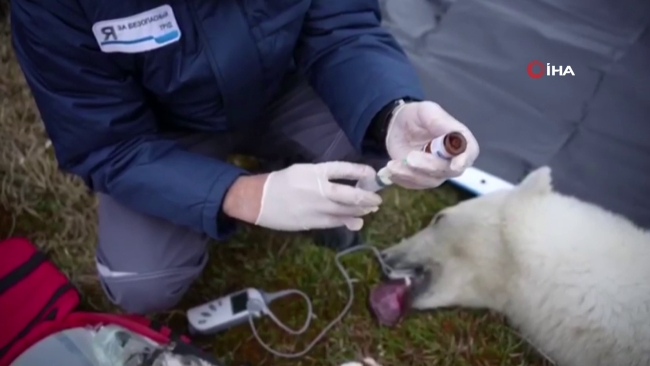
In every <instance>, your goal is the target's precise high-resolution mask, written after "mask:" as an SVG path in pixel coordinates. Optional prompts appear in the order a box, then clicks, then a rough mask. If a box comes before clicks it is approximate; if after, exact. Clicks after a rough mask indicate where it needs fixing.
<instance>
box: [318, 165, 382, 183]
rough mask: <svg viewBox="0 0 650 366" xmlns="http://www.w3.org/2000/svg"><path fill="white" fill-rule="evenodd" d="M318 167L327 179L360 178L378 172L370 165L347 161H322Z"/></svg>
mask: <svg viewBox="0 0 650 366" xmlns="http://www.w3.org/2000/svg"><path fill="white" fill-rule="evenodd" d="M318 167H319V169H322V171H323V172H324V174H325V176H326V177H327V179H348V180H359V179H362V178H367V177H374V176H375V174H377V172H375V170H374V169H373V168H372V167H371V166H370V165H364V164H356V163H348V162H345V161H330V162H327V163H320V164H318Z"/></svg>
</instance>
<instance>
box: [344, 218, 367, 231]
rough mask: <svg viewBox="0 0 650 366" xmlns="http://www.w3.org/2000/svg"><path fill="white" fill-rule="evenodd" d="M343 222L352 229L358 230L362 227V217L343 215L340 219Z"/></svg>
mask: <svg viewBox="0 0 650 366" xmlns="http://www.w3.org/2000/svg"><path fill="white" fill-rule="evenodd" d="M341 221H343V224H344V225H345V226H346V227H347V228H348V229H349V230H352V231H359V230H361V228H363V219H361V218H358V217H345V218H343V219H341Z"/></svg>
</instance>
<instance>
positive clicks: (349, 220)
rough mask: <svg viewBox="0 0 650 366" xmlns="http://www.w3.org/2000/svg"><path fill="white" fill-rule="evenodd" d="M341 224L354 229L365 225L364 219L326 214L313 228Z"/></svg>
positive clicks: (327, 227)
mask: <svg viewBox="0 0 650 366" xmlns="http://www.w3.org/2000/svg"><path fill="white" fill-rule="evenodd" d="M341 226H345V227H347V228H348V229H350V230H353V231H358V230H361V228H362V227H363V219H362V218H359V217H350V216H336V215H326V216H325V217H322V218H321V220H320V221H319V224H318V225H316V226H314V227H312V228H311V229H330V228H334V227H341Z"/></svg>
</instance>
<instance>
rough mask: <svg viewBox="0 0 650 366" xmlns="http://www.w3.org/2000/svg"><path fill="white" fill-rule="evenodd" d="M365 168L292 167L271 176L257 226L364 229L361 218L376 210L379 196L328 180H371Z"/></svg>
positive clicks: (370, 171)
mask: <svg viewBox="0 0 650 366" xmlns="http://www.w3.org/2000/svg"><path fill="white" fill-rule="evenodd" d="M375 174H376V172H375V170H374V169H373V168H372V167H370V166H367V165H361V164H353V163H347V162H338V161H336V162H327V163H320V164H295V165H292V166H290V167H288V168H286V169H283V170H280V171H277V172H273V173H271V174H270V175H269V176H268V178H267V179H266V183H265V184H264V193H263V194H262V207H261V209H260V213H259V215H258V217H257V220H256V222H255V224H256V225H260V226H264V227H267V228H270V229H275V230H284V231H302V230H310V229H326V228H333V227H340V226H347V227H348V229H350V230H355V231H356V230H360V229H361V228H362V227H363V219H362V218H361V217H362V216H364V215H367V214H369V213H370V212H375V211H377V210H378V209H379V205H380V204H381V202H382V199H381V197H380V196H379V195H377V194H375V193H372V192H368V191H364V190H363V189H360V188H355V187H352V186H348V185H344V184H337V183H332V182H330V181H329V180H330V179H350V180H358V179H361V178H365V177H368V176H371V177H372V176H374V175H375Z"/></svg>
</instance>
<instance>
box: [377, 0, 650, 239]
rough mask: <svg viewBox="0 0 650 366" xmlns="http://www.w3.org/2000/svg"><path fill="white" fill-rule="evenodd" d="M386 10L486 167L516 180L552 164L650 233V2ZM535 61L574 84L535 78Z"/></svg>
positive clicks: (420, 5) (497, 1)
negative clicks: (562, 70) (560, 69)
mask: <svg viewBox="0 0 650 366" xmlns="http://www.w3.org/2000/svg"><path fill="white" fill-rule="evenodd" d="M380 3H381V4H382V8H383V16H384V24H385V25H386V26H387V27H388V28H389V29H390V30H391V32H392V33H393V34H394V35H395V36H396V37H397V39H398V42H399V43H400V44H401V45H402V46H403V47H404V48H405V50H406V52H407V54H408V55H409V57H410V58H411V60H412V61H413V62H414V63H415V65H416V67H417V69H418V72H419V74H420V76H421V79H422V81H423V84H424V86H425V90H426V93H427V94H428V97H429V98H430V99H432V100H434V101H437V102H438V103H439V104H440V105H441V106H442V107H443V108H444V109H446V110H447V111H448V112H450V113H451V114H452V115H453V116H455V117H456V118H457V119H459V120H460V121H462V122H464V123H465V124H467V125H468V126H469V127H470V128H471V129H472V131H473V132H474V134H475V135H476V137H477V139H478V141H479V143H480V146H481V155H480V157H479V159H478V160H477V162H476V165H475V166H476V167H477V168H478V169H480V170H483V171H486V172H488V173H491V174H494V175H496V176H498V177H500V178H502V179H505V180H507V181H509V182H512V183H517V182H518V181H520V180H521V178H523V177H524V176H525V174H526V173H528V172H529V171H531V170H533V169H535V168H537V167H539V166H542V165H549V166H550V167H551V168H552V169H553V180H554V185H555V187H556V189H557V190H559V191H560V192H564V193H568V194H572V195H575V196H577V197H580V198H582V199H585V200H587V201H591V202H594V203H597V204H600V205H602V206H604V207H606V208H608V209H610V210H613V211H615V212H618V213H622V214H624V215H626V216H628V217H629V218H631V219H632V220H634V221H635V222H636V223H638V224H640V225H642V226H645V227H650V0H618V1H617V0H456V1H454V2H451V1H441V0H437V1H436V0H380ZM532 60H539V61H542V62H543V63H547V62H549V63H551V64H552V65H556V66H559V65H563V66H567V65H570V66H571V67H572V69H573V71H574V73H575V76H570V75H567V76H544V77H542V78H539V79H533V78H530V77H529V76H528V74H527V72H526V69H527V65H528V63H529V62H531V61H532ZM537 70H538V69H535V71H537Z"/></svg>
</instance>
